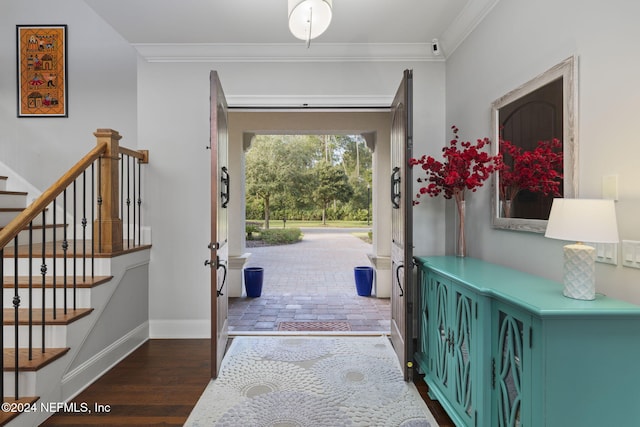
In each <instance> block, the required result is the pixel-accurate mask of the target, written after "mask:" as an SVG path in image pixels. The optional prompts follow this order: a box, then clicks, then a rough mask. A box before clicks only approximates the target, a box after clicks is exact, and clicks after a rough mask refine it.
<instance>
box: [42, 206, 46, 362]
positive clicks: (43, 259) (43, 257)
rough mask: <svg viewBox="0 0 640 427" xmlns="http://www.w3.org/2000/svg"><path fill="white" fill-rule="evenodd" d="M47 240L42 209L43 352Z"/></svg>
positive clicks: (44, 212)
mask: <svg viewBox="0 0 640 427" xmlns="http://www.w3.org/2000/svg"><path fill="white" fill-rule="evenodd" d="M46 242H47V217H46V210H43V211H42V264H40V274H41V275H42V352H43V353H44V350H45V347H44V335H45V326H46V319H45V316H44V314H45V307H46V304H45V302H46V298H45V290H46V289H47V285H46V279H47V258H46V256H47V253H46V245H45V243H46Z"/></svg>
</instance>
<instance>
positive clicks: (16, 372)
mask: <svg viewBox="0 0 640 427" xmlns="http://www.w3.org/2000/svg"><path fill="white" fill-rule="evenodd" d="M19 308H20V294H19V286H18V235H16V237H15V238H14V239H13V325H14V326H13V341H14V348H15V355H14V371H13V373H14V383H15V384H14V387H15V390H14V392H15V398H16V399H19V398H20V394H19V393H18V391H19V390H18V388H19V384H18V383H19V381H18V375H19V373H20V363H19V361H20V359H19V349H20V342H19V341H18V337H19V335H20V334H19V331H18V327H19V323H20V322H19V320H20V319H19V316H18V313H19V311H18V309H19Z"/></svg>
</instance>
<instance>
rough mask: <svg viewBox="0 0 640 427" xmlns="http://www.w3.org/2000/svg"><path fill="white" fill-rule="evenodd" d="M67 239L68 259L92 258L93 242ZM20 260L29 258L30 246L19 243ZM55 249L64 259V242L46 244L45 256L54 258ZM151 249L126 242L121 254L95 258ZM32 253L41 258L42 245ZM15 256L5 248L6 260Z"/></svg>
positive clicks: (110, 254)
mask: <svg viewBox="0 0 640 427" xmlns="http://www.w3.org/2000/svg"><path fill="white" fill-rule="evenodd" d="M59 237H62V235H61V234H60V235H59V236H58V238H59ZM77 237H82V236H77ZM67 238H68V239H69V247H68V249H67V258H72V257H74V256H75V257H76V258H82V257H83V256H86V257H90V256H91V245H92V244H93V241H92V240H86V241H84V244H83V241H82V240H75V241H74V240H72V239H73V234H72V233H69V232H68V233H67ZM18 243H19V244H18V258H28V257H29V245H28V244H20V242H18ZM54 247H55V250H56V258H63V257H64V251H63V250H62V241H61V240H59V241H57V242H55V245H54V243H53V242H47V243H45V248H44V250H45V256H46V257H47V258H52V257H53V249H54ZM150 247H151V245H148V244H143V245H140V244H139V245H138V246H134V244H133V242H131V241H129V242H128V241H127V240H125V241H124V242H123V249H122V251H120V252H114V253H99V252H97V251H96V252H95V253H94V257H95V258H113V257H114V256H118V255H123V254H126V253H131V252H136V251H142V250H145V249H149V248H150ZM32 253H33V256H34V257H38V256H41V254H42V244H41V243H34V244H33V246H32ZM13 254H14V250H13V247H9V246H7V247H5V249H4V257H5V258H13Z"/></svg>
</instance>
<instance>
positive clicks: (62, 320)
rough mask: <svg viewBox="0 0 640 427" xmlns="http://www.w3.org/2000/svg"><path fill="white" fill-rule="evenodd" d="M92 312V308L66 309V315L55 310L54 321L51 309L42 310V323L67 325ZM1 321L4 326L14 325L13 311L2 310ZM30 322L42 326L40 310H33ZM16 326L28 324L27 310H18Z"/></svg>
mask: <svg viewBox="0 0 640 427" xmlns="http://www.w3.org/2000/svg"><path fill="white" fill-rule="evenodd" d="M92 311H93V308H78V309H75V310H72V309H67V313H66V314H65V313H64V309H62V308H57V309H56V310H55V319H54V317H53V314H54V311H53V309H52V308H45V309H44V322H45V324H47V325H68V324H70V323H72V322H74V321H76V320H78V319H81V318H83V317H85V316H88V315H89V314H91V312H92ZM2 319H3V322H4V325H15V309H13V308H3V309H2ZM31 320H32V324H33V325H42V309H41V308H34V309H33V310H32V314H31ZM18 324H19V325H28V324H29V309H28V308H19V309H18Z"/></svg>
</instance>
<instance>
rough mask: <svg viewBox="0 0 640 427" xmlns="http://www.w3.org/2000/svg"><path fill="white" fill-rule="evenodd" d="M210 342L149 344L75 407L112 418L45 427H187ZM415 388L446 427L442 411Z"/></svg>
mask: <svg viewBox="0 0 640 427" xmlns="http://www.w3.org/2000/svg"><path fill="white" fill-rule="evenodd" d="M209 351H210V345H209V340H149V341H147V342H146V343H145V344H143V345H142V346H141V347H140V348H139V349H137V350H136V351H135V352H133V353H132V354H131V355H130V356H129V357H127V358H126V359H125V360H123V361H122V362H121V363H119V364H118V365H117V366H116V367H114V368H113V369H112V370H110V371H109V372H107V373H106V374H105V375H104V376H102V377H101V378H100V379H99V380H98V381H96V382H95V383H94V384H92V385H91V386H90V387H88V388H87V389H86V390H85V391H83V392H82V393H80V394H79V395H78V396H77V397H76V398H75V399H74V400H73V401H74V402H77V403H78V405H80V404H82V403H85V404H87V405H88V406H89V408H91V409H93V408H94V405H95V404H98V405H109V408H108V409H109V412H108V413H106V412H105V413H92V414H89V415H86V414H79V413H77V414H70V413H65V414H55V415H53V416H52V417H51V418H49V419H48V420H47V421H46V422H45V423H43V424H42V425H43V426H78V427H80V426H135V425H147V426H148V425H152V426H182V425H183V424H184V422H185V421H186V420H187V418H188V416H189V413H190V412H191V410H192V409H193V407H194V406H195V404H196V402H197V401H198V399H199V398H200V395H201V394H202V392H203V391H204V389H205V387H206V386H207V384H208V383H209V378H210V373H211V371H210V359H209ZM416 386H417V387H418V390H419V391H420V394H421V396H422V397H423V399H425V402H426V403H427V406H429V409H430V410H431V412H432V413H433V415H434V416H435V417H436V420H437V421H438V423H439V425H440V426H441V427H453V422H451V420H450V419H449V417H448V416H447V415H446V413H445V412H444V411H443V409H442V407H441V406H440V405H439V404H438V403H437V402H433V401H431V400H430V399H429V398H428V396H427V395H426V391H427V386H426V385H425V384H424V382H423V381H422V380H420V379H418V380H416Z"/></svg>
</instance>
